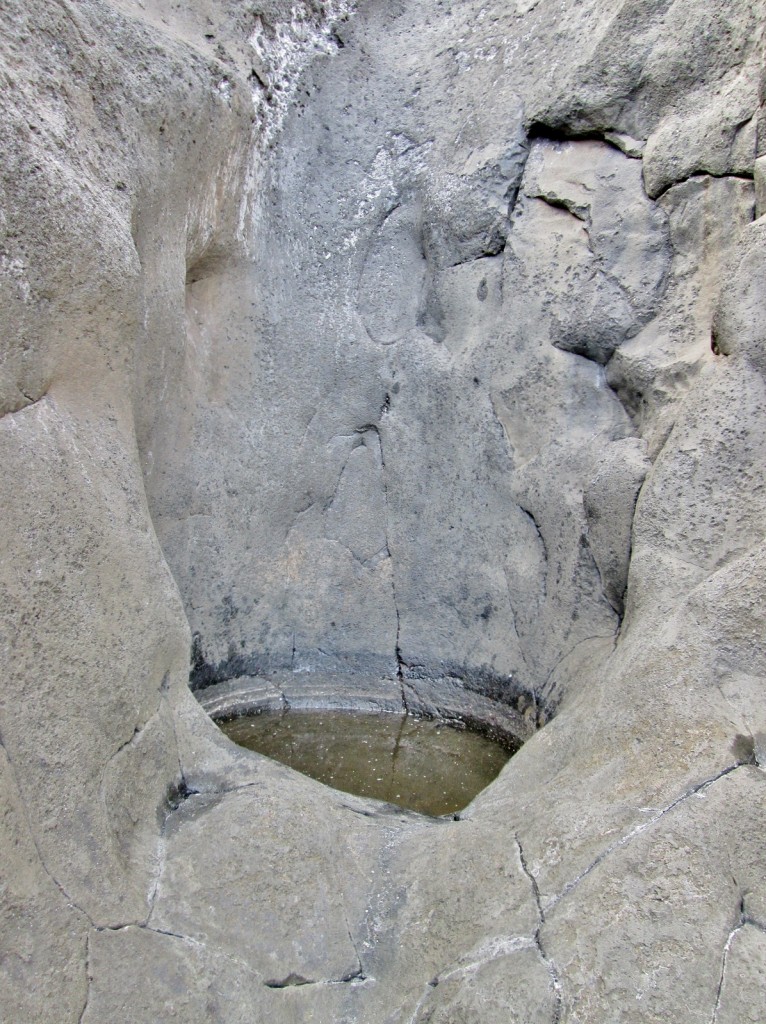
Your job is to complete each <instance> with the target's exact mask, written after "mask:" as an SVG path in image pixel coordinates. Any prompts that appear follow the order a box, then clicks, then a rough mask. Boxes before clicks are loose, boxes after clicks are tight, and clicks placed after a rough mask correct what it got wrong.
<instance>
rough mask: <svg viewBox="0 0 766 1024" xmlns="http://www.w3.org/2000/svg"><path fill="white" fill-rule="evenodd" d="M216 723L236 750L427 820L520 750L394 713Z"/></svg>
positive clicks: (471, 792)
mask: <svg viewBox="0 0 766 1024" xmlns="http://www.w3.org/2000/svg"><path fill="white" fill-rule="evenodd" d="M219 725H220V727H221V729H223V731H224V732H225V733H226V735H227V736H228V737H229V739H231V740H233V741H234V742H235V743H238V744H240V746H243V747H247V748H248V749H249V750H255V751H257V752H258V753H259V754H265V755H266V756H267V757H271V758H273V759H274V760H275V761H280V762H282V764H286V765H289V766H290V767H291V768H295V769H296V770H297V771H299V772H303V774H304V775H309V776H311V778H312V779H318V780H319V781H320V782H324V783H325V784H326V785H328V786H334V787H335V789H341V790H343V791H344V792H346V793H356V794H357V795H358V796H369V797H375V798H376V799H377V800H385V801H387V802H389V803H393V804H399V805H400V806H401V807H409V808H411V809H412V810H415V811H420V812H421V813H422V814H432V815H440V814H454V813H455V811H459V810H461V809H462V808H463V807H465V806H466V804H468V803H470V802H471V800H472V799H473V798H474V797H475V796H476V794H477V793H479V792H481V790H482V789H484V787H485V786H487V785H488V784H489V783H490V782H491V781H492V780H493V779H494V778H495V777H496V775H497V774H498V773H499V772H500V769H501V768H502V767H503V765H504V764H505V763H506V761H507V760H508V759H509V758H510V757H511V756H512V754H514V753H515V752H516V750H518V748H519V746H520V745H521V744H520V743H517V744H516V745H514V746H512V747H509V746H506V745H501V744H500V743H497V742H495V741H494V740H491V739H488V738H487V737H486V736H482V735H479V734H478V733H475V732H471V731H469V730H468V729H456V728H453V727H451V726H449V725H446V724H445V723H444V722H443V721H439V720H430V719H423V718H415V717H413V716H412V715H402V714H393V713H386V714H364V713H353V712H348V711H286V712H263V713H261V714H258V715H249V716H242V717H240V718H234V719H232V720H231V721H229V722H223V723H219Z"/></svg>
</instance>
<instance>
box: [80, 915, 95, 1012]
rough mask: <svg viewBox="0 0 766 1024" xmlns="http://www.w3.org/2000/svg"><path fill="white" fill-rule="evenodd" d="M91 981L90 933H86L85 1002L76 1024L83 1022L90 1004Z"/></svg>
mask: <svg viewBox="0 0 766 1024" xmlns="http://www.w3.org/2000/svg"><path fill="white" fill-rule="evenodd" d="M92 981H93V975H92V974H91V972H90V932H88V934H87V936H86V938H85V986H86V988H85V1002H84V1003H83V1007H82V1010H80V1016H79V1017H78V1018H77V1021H78V1024H82V1022H83V1021H84V1020H85V1014H86V1013H87V1012H88V1003H89V1002H90V986H91V983H92Z"/></svg>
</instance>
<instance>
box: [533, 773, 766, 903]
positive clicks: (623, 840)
mask: <svg viewBox="0 0 766 1024" xmlns="http://www.w3.org/2000/svg"><path fill="white" fill-rule="evenodd" d="M749 764H751V762H750V761H737V762H736V764H733V765H729V766H728V768H724V769H723V770H722V771H720V772H718V774H717V775H714V776H713V777H712V778H710V779H705V781H704V782H699V783H697V784H696V785H695V786H692V787H691V789H687V790H686V792H685V793H682V795H681V796H679V797H677V798H676V799H675V800H673V801H672V802H671V803H669V804H668V805H667V807H663V808H662V810H660V811H658V812H657V813H656V814H654V815H653V816H652V817H651V818H649V819H648V820H647V821H642V822H641V824H640V825H636V826H635V828H632V829H631V830H630V832H628V833H627V834H626V835H624V836H621V837H620V838H619V839H616V840H615V841H614V842H613V843H611V844H610V845H609V846H607V848H606V849H605V850H602V851H601V853H600V854H599V855H598V856H597V857H596V858H595V860H593V861H592V862H591V863H590V864H589V865H588V867H587V868H585V870H584V871H581V872H580V874H579V875H577V877H576V878H573V879H572V881H570V882H567V884H566V885H565V886H564V888H563V889H562V890H561V892H560V893H559V894H558V895H557V896H554V897H553V898H552V899H551V901H550V902H549V903H548V904H547V905H546V907H545V908H544V909H545V911H546V912H548V911H550V910H552V909H553V908H554V907H555V906H557V905H558V904H559V903H560V902H561V900H563V899H564V898H565V897H567V896H568V895H569V894H570V893H571V892H573V891H574V890H575V889H576V888H577V886H578V885H579V884H580V882H581V881H582V880H583V879H584V878H587V876H588V875H589V874H590V873H591V872H592V871H594V870H595V869H596V868H597V867H598V866H599V864H602V863H603V862H604V861H605V860H606V859H607V857H609V856H610V854H612V853H614V851H615V850H619V849H621V848H622V847H623V846H627V845H628V844H629V843H631V842H632V841H633V840H634V839H635V838H636V836H639V835H641V834H642V833H643V832H646V830H647V829H649V828H651V827H652V825H654V824H655V823H656V822H658V821H659V820H660V818H663V817H664V816H665V815H666V814H669V813H670V812H671V811H673V810H675V808H676V807H678V806H679V804H682V803H684V802H685V801H686V800H688V799H689V798H690V797H693V796H696V795H697V794H698V793H701V792H703V791H704V790H706V789H708V788H709V787H710V786H712V785H714V784H715V783H716V782H718V781H719V780H720V779H723V778H725V776H727V775H731V773H732V772H735V771H737V770H738V769H740V768H743V767H745V766H747V765H749Z"/></svg>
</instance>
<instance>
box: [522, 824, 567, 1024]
mask: <svg viewBox="0 0 766 1024" xmlns="http://www.w3.org/2000/svg"><path fill="white" fill-rule="evenodd" d="M514 838H515V840H516V850H517V852H518V855H519V863H520V864H521V870H522V871H523V872H524V874H525V875H526V876H527V878H528V879H529V884H530V885H531V887H532V895H533V897H534V900H535V906H536V907H537V928H536V929H535V934H534V943H535V946H536V947H537V951H538V953H539V954H540V957H541V958H542V961H543V963H544V964H545V966H546V969H547V971H548V974H549V975H550V979H551V987H552V988H553V993H554V998H555V1005H554V1008H553V1017H552V1022H553V1024H559V1022H560V1021H561V1017H562V1013H563V1009H564V999H563V995H562V990H561V979H560V977H559V973H558V970H557V969H556V964H555V963H554V961H553V960H552V959H551V957H550V956H549V955H548V954H547V953H546V951H545V947H544V946H543V941H542V935H541V932H542V929H543V925H544V924H545V911H544V910H543V903H542V899H541V897H540V888H539V886H538V884H537V879H536V878H535V876H534V875H533V874H532V872H531V871H530V870H529V867H528V865H527V861H526V857H525V856H524V848H523V847H522V845H521V840H520V839H519V837H518V835H516V836H515V837H514Z"/></svg>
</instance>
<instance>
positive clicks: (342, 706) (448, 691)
mask: <svg viewBox="0 0 766 1024" xmlns="http://www.w3.org/2000/svg"><path fill="white" fill-rule="evenodd" d="M475 687H476V683H475V682H470V683H469V682H467V681H466V680H465V679H460V678H457V677H455V676H446V675H445V676H440V677H438V678H433V677H423V678H418V677H410V676H408V677H406V678H401V679H392V678H390V677H385V676H374V675H344V674H342V673H337V672H328V673H323V672H290V671H284V672H275V673H272V674H269V675H264V676H238V677H236V678H234V679H227V680H225V681H222V682H219V683H214V684H213V685H211V686H207V687H205V688H204V689H198V690H195V691H194V696H195V697H196V699H197V700H198V701H199V703H200V705H201V706H202V707H203V709H204V710H205V711H206V712H207V714H208V715H209V716H210V718H212V719H213V720H214V721H216V722H223V721H227V720H229V719H232V718H237V717H240V716H242V715H256V714H261V713H263V712H274V711H288V710H291V711H343V712H349V713H357V714H376V713H381V712H394V713H400V714H401V713H409V714H411V715H414V716H416V717H423V718H435V719H441V720H443V721H444V722H445V723H446V724H449V725H452V726H456V727H458V728H468V729H471V730H473V731H476V732H479V733H482V734H484V735H486V736H488V737H489V738H491V739H495V740H497V741H499V742H501V743H508V742H513V741H521V742H522V743H523V742H525V741H526V740H528V739H529V738H530V736H532V735H533V733H535V732H536V731H537V729H538V728H540V727H541V726H542V725H544V724H545V722H546V721H548V720H549V719H550V717H551V714H552V712H551V709H550V708H548V707H547V706H546V705H545V704H544V703H543V702H542V701H541V700H540V698H539V696H538V695H536V694H534V693H530V692H527V691H525V692H520V691H519V690H518V689H515V690H509V691H508V692H507V693H502V694H501V697H500V699H498V697H497V696H495V692H490V693H487V692H481V691H480V690H478V688H475Z"/></svg>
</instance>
